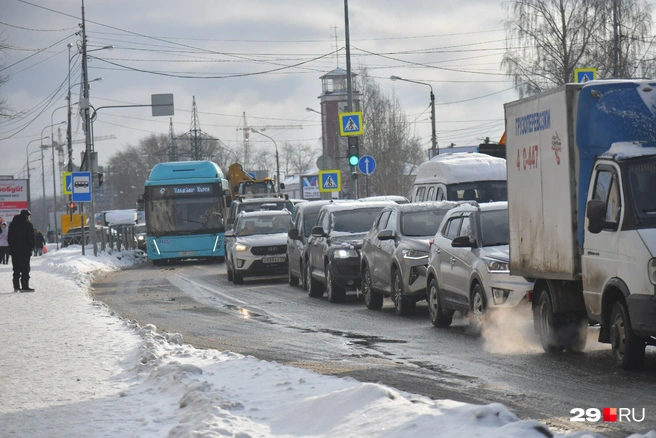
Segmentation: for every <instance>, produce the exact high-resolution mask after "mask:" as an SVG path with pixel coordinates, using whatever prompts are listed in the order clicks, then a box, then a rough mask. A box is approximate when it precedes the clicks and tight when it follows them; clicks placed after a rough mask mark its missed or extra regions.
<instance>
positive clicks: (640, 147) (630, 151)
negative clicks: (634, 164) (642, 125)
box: [602, 142, 656, 160]
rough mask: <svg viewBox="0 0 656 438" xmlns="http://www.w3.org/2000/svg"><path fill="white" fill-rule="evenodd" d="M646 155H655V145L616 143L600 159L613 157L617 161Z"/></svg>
mask: <svg viewBox="0 0 656 438" xmlns="http://www.w3.org/2000/svg"><path fill="white" fill-rule="evenodd" d="M646 155H656V145H654V144H644V143H638V142H617V143H613V144H612V145H611V146H610V149H608V150H607V151H606V152H604V153H603V154H602V157H608V158H611V157H615V158H616V159H618V160H626V159H628V158H633V157H642V156H646Z"/></svg>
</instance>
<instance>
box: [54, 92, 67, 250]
mask: <svg viewBox="0 0 656 438" xmlns="http://www.w3.org/2000/svg"><path fill="white" fill-rule="evenodd" d="M69 105H70V104H69ZM66 107H67V105H64V106H60V107H59V108H55V110H54V111H53V112H52V114H51V115H50V123H51V125H50V143H51V146H52V203H53V209H52V215H53V218H54V220H55V248H57V249H59V224H58V223H57V172H56V171H55V144H57V145H58V146H59V143H56V142H55V133H54V131H53V129H52V127H53V126H55V125H56V123H55V124H52V123H53V122H52V119H53V117H54V115H55V111H57V110H58V109H62V108H66ZM63 123H66V120H65V121H63V122H61V123H59V124H63Z"/></svg>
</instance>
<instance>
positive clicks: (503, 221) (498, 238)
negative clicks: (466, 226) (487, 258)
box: [481, 209, 509, 246]
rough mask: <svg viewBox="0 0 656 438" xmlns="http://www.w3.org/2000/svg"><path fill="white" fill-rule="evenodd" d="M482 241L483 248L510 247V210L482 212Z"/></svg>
mask: <svg viewBox="0 0 656 438" xmlns="http://www.w3.org/2000/svg"><path fill="white" fill-rule="evenodd" d="M481 239H482V245H483V246H499V245H508V240H509V230H508V210H507V209H503V210H490V211H482V212H481Z"/></svg>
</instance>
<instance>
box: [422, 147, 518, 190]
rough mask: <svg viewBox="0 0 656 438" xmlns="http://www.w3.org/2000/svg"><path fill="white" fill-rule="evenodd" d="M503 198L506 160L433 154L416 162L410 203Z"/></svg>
mask: <svg viewBox="0 0 656 438" xmlns="http://www.w3.org/2000/svg"><path fill="white" fill-rule="evenodd" d="M443 200H448V201H477V202H491V201H507V200H508V190H507V185H506V160H504V159H503V158H497V157H492V156H490V155H486V154H479V153H473V152H472V153H454V154H445V155H437V156H435V157H433V158H432V159H430V160H429V161H426V162H425V163H422V164H420V165H419V169H417V177H416V179H415V183H414V185H413V187H412V202H424V201H443Z"/></svg>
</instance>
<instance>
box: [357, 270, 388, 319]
mask: <svg viewBox="0 0 656 438" xmlns="http://www.w3.org/2000/svg"><path fill="white" fill-rule="evenodd" d="M362 295H364V304H365V305H366V306H367V309H371V310H378V309H380V308H381V307H383V295H382V294H379V293H377V292H375V291H374V290H373V288H372V287H371V272H369V267H368V266H367V267H365V268H364V272H363V273H362Z"/></svg>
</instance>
